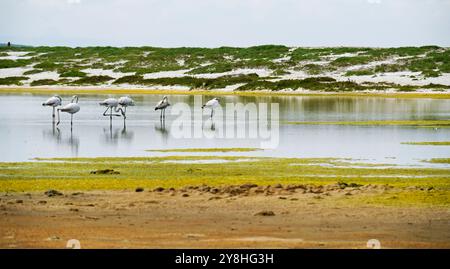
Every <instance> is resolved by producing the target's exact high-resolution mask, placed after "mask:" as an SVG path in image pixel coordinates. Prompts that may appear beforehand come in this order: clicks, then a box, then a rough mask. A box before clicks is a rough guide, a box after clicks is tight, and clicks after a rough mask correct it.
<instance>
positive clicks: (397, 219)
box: [0, 186, 450, 248]
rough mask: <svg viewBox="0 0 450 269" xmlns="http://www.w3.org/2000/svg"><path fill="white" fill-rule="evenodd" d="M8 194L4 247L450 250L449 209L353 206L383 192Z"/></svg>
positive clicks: (2, 223)
mask: <svg viewBox="0 0 450 269" xmlns="http://www.w3.org/2000/svg"><path fill="white" fill-rule="evenodd" d="M244 189H245V190H244V191H239V189H238V191H235V190H236V189H231V191H230V190H229V191H223V190H214V189H211V188H210V187H203V188H199V189H198V188H191V189H189V188H187V189H179V190H167V189H166V190H151V191H149V190H142V191H140V192H135V191H87V192H75V191H65V192H64V193H63V194H61V195H53V196H51V195H50V196H49V195H46V194H44V193H42V192H39V193H37V192H34V193H3V194H1V195H0V216H1V217H0V248H65V247H66V243H67V241H68V240H69V239H77V240H79V241H80V243H81V248H367V241H368V240H369V239H377V240H379V241H380V243H381V248H450V210H449V209H448V208H446V207H399V206H381V205H364V204H360V205H354V204H353V205H351V204H345V203H340V202H336V201H338V200H335V199H334V197H345V196H358V195H370V193H373V192H382V191H385V190H383V189H379V188H378V189H377V188H376V187H375V188H374V189H370V188H366V189H364V190H357V189H355V190H352V189H345V190H341V189H329V190H322V191H320V194H318V192H319V191H314V190H311V191H305V190H302V189H294V190H289V189H286V188H278V189H277V188H274V187H272V188H262V187H258V188H255V187H251V186H245V188H244Z"/></svg>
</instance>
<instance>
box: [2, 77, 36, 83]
mask: <svg viewBox="0 0 450 269" xmlns="http://www.w3.org/2000/svg"><path fill="white" fill-rule="evenodd" d="M27 79H29V78H28V77H7V78H0V85H22V82H21V81H22V80H27Z"/></svg>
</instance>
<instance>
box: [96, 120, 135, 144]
mask: <svg viewBox="0 0 450 269" xmlns="http://www.w3.org/2000/svg"><path fill="white" fill-rule="evenodd" d="M133 138H134V132H132V131H129V130H127V124H126V121H123V126H122V127H121V128H117V127H116V128H113V124H112V120H111V121H110V122H109V128H103V140H104V141H105V142H106V143H108V144H117V143H118V141H119V139H120V140H123V141H126V142H131V141H132V140H133Z"/></svg>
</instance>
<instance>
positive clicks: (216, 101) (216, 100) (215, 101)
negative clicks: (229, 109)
mask: <svg viewBox="0 0 450 269" xmlns="http://www.w3.org/2000/svg"><path fill="white" fill-rule="evenodd" d="M218 106H220V103H219V98H217V97H216V98H213V99H211V100H209V101H208V102H206V104H204V105H203V106H202V109H204V108H209V109H211V119H212V117H213V115H214V109H215V108H216V107H218Z"/></svg>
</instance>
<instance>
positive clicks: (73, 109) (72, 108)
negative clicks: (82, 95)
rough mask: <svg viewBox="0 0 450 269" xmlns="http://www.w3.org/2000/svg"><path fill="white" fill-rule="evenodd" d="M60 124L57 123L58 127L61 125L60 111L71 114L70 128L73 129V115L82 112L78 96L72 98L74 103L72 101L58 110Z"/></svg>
mask: <svg viewBox="0 0 450 269" xmlns="http://www.w3.org/2000/svg"><path fill="white" fill-rule="evenodd" d="M57 110H58V123H56V125H59V122H60V119H61V118H60V115H59V111H62V112H67V113H69V114H70V126H71V127H72V122H73V114H75V113H77V112H78V111H80V105H79V104H78V96H76V95H74V96H73V97H72V101H70V103H69V104H67V105H65V106H63V107H61V108H58V109H57Z"/></svg>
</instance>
